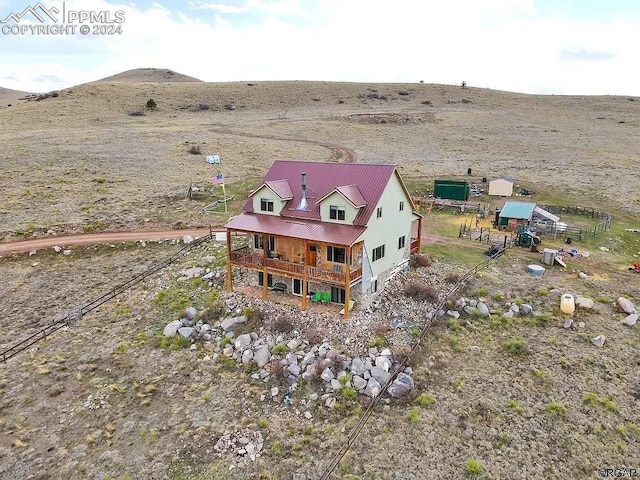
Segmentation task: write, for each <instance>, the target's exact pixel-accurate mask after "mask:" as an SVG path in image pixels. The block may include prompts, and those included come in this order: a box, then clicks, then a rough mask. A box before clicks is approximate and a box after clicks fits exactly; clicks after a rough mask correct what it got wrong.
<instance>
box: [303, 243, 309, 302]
mask: <svg viewBox="0 0 640 480" xmlns="http://www.w3.org/2000/svg"><path fill="white" fill-rule="evenodd" d="M308 251H309V241H308V240H306V239H305V241H304V261H303V262H302V263H303V264H304V265H303V267H302V311H303V312H304V311H306V310H307V254H308Z"/></svg>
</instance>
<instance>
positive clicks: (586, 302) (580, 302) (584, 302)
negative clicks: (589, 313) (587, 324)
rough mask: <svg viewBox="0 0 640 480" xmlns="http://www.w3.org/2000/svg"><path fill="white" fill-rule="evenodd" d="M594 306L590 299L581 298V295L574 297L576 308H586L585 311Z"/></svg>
mask: <svg viewBox="0 0 640 480" xmlns="http://www.w3.org/2000/svg"><path fill="white" fill-rule="evenodd" d="M594 305H595V303H594V302H593V300H591V299H590V298H587V297H583V296H581V295H578V296H577V297H576V307H579V308H586V309H587V310H591V309H592V308H593V307H594Z"/></svg>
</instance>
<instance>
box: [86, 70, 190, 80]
mask: <svg viewBox="0 0 640 480" xmlns="http://www.w3.org/2000/svg"><path fill="white" fill-rule="evenodd" d="M99 82H131V83H136V82H161V83H164V82H169V83H173V82H177V83H179V82H202V80H199V79H197V78H194V77H190V76H188V75H183V74H182V73H178V72H174V71H173V70H170V69H168V68H136V69H133V70H127V71H125V72H120V73H116V74H115V75H111V76H109V77H105V78H101V79H100V80H96V81H95V82H93V83H99Z"/></svg>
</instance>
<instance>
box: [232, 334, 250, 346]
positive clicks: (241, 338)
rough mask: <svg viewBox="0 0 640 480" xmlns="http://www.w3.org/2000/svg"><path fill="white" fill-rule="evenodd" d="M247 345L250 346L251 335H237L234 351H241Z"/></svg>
mask: <svg viewBox="0 0 640 480" xmlns="http://www.w3.org/2000/svg"><path fill="white" fill-rule="evenodd" d="M249 345H251V335H250V334H248V333H244V334H242V335H238V338H236V341H235V342H234V346H235V347H236V350H242V349H244V348H247V347H248V346H249Z"/></svg>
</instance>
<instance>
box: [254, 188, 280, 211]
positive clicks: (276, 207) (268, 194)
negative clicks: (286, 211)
mask: <svg viewBox="0 0 640 480" xmlns="http://www.w3.org/2000/svg"><path fill="white" fill-rule="evenodd" d="M252 198H253V211H254V212H255V213H262V214H264V215H276V216H279V215H280V211H281V210H282V207H284V205H285V203H287V202H285V201H283V200H280V197H278V196H277V195H276V194H275V193H273V190H271V189H270V188H269V187H267V186H263V187H262V188H261V189H260V190H258V191H257V192H255V193H254V194H253V197H252ZM262 198H266V199H267V200H273V212H263V211H262V210H260V199H262Z"/></svg>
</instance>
